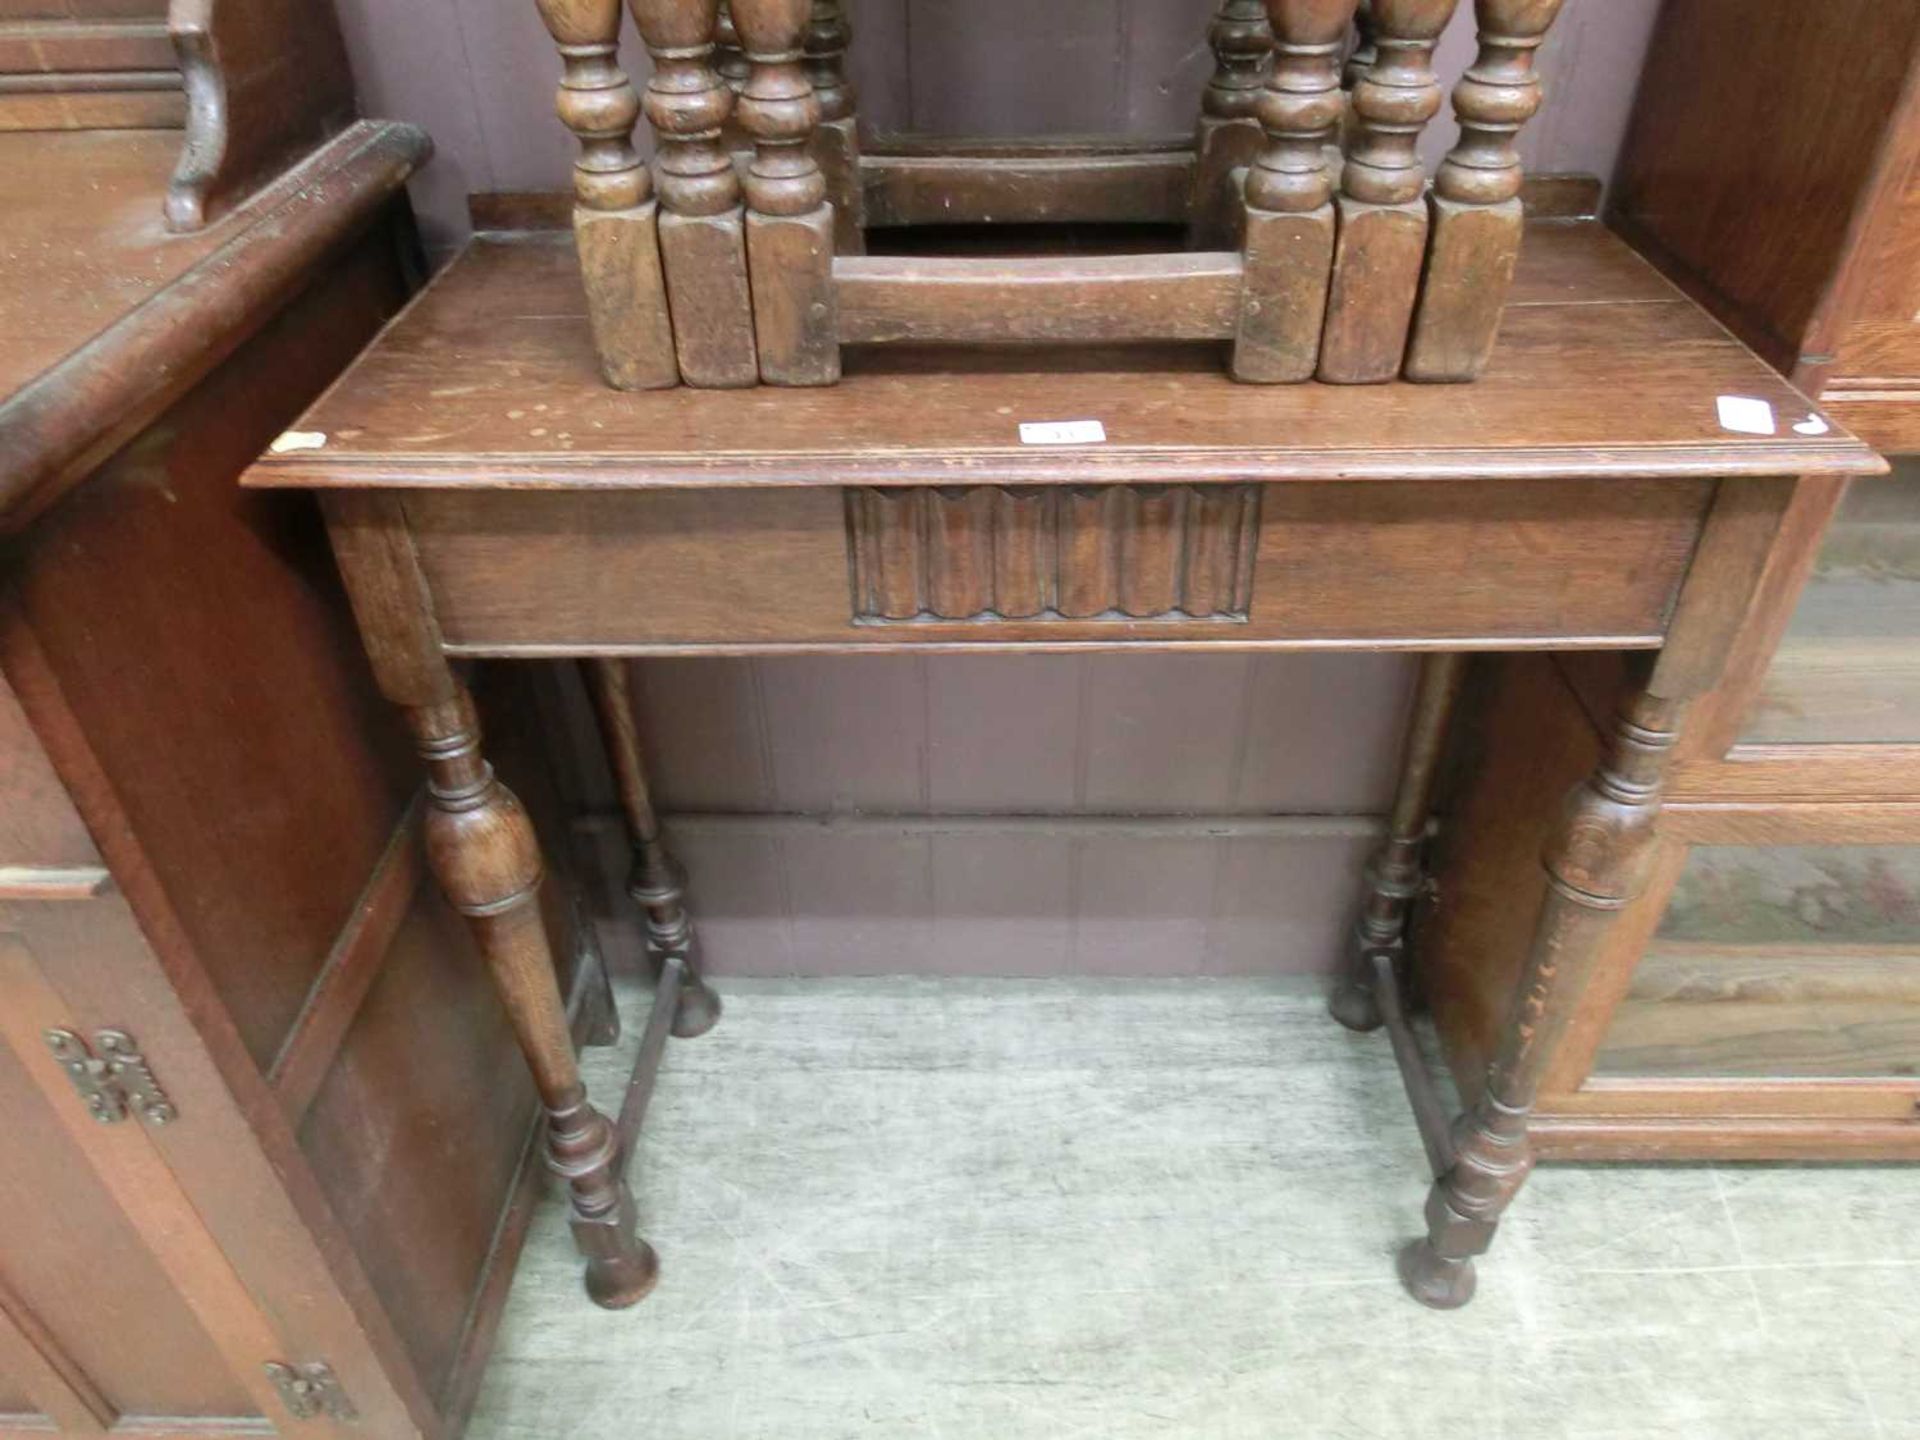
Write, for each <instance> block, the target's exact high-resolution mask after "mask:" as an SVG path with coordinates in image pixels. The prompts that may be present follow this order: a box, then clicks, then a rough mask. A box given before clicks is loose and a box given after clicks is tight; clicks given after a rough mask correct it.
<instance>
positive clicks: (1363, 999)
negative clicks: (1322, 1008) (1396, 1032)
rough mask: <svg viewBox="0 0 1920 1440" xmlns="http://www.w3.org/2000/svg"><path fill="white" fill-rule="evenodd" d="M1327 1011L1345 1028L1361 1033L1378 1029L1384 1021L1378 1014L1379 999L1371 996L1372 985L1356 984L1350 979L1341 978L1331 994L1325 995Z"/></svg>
mask: <svg viewBox="0 0 1920 1440" xmlns="http://www.w3.org/2000/svg"><path fill="white" fill-rule="evenodd" d="M1327 1013H1328V1014H1329V1015H1331V1016H1333V1018H1334V1019H1336V1020H1338V1021H1339V1022H1340V1023H1341V1024H1342V1025H1344V1026H1346V1027H1347V1029H1349V1030H1352V1031H1354V1032H1356V1033H1358V1034H1361V1035H1364V1034H1366V1033H1367V1032H1368V1031H1369V1030H1378V1029H1379V1028H1380V1027H1381V1025H1383V1024H1385V1023H1386V1022H1385V1019H1384V1017H1383V1016H1382V1015H1381V1014H1380V1003H1379V1001H1377V1000H1375V999H1374V998H1373V987H1372V986H1371V985H1360V984H1356V983H1355V982H1354V981H1352V980H1342V981H1341V982H1340V984H1339V985H1338V986H1337V987H1336V988H1335V989H1334V992H1333V994H1332V995H1330V996H1328V997H1327Z"/></svg>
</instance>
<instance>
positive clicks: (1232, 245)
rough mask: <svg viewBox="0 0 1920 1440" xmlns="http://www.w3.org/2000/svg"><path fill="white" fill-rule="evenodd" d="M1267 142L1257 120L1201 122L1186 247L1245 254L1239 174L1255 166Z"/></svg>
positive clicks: (1213, 117) (1212, 118) (1194, 165)
mask: <svg viewBox="0 0 1920 1440" xmlns="http://www.w3.org/2000/svg"><path fill="white" fill-rule="evenodd" d="M1265 138H1266V137H1265V133H1264V132H1263V131H1262V130H1261V129H1260V122H1259V121H1257V120H1222V119H1218V118H1217V117H1215V116H1211V115H1209V116H1205V117H1203V118H1202V119H1201V121H1200V130H1199V136H1198V139H1197V140H1196V142H1195V145H1194V161H1193V197H1192V199H1191V200H1190V201H1189V203H1188V210H1187V243H1188V245H1189V246H1191V247H1192V248H1193V249H1195V250H1238V249H1239V248H1240V217H1241V215H1242V214H1243V213H1244V206H1243V202H1242V200H1241V196H1240V182H1239V178H1238V175H1237V174H1236V172H1237V171H1240V170H1244V169H1245V168H1246V167H1247V166H1249V165H1251V164H1253V161H1254V157H1255V156H1256V155H1258V154H1259V153H1260V147H1261V145H1262V144H1264V143H1265Z"/></svg>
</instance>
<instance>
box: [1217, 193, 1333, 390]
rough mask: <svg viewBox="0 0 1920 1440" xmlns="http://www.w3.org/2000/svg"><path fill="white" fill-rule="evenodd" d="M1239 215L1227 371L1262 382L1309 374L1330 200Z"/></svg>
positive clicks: (1322, 302) (1322, 316) (1329, 238)
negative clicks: (1241, 260) (1238, 278)
mask: <svg viewBox="0 0 1920 1440" xmlns="http://www.w3.org/2000/svg"><path fill="white" fill-rule="evenodd" d="M1246 216H1247V230H1246V252H1245V257H1246V272H1245V278H1244V280H1243V281H1242V283H1241V291H1240V325H1239V330H1238V332H1237V333H1236V335H1235V336H1234V343H1233V378H1234V379H1236V380H1247V381H1252V382H1255V383H1258V384H1265V385H1274V384H1293V383H1297V382H1299V381H1302V380H1311V379H1312V378H1313V375H1314V370H1315V368H1316V367H1317V366H1318V364H1319V360H1320V333H1321V327H1322V325H1323V323H1324V322H1325V320H1326V314H1327V288H1328V285H1329V283H1330V280H1331V276H1332V268H1333V255H1334V230H1335V222H1334V213H1333V206H1331V205H1322V206H1321V207H1320V208H1319V209H1317V210H1309V211H1306V212H1304V213H1302V214H1298V215H1282V214H1276V213H1273V212H1271V211H1266V210H1254V209H1249V210H1248V211H1247V212H1246Z"/></svg>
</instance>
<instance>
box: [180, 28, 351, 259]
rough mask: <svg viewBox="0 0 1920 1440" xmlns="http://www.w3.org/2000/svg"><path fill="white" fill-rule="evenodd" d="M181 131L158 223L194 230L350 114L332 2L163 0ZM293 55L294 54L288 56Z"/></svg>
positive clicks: (333, 130)
mask: <svg viewBox="0 0 1920 1440" xmlns="http://www.w3.org/2000/svg"><path fill="white" fill-rule="evenodd" d="M167 29H168V31H169V32H170V33H171V35H172V37H173V44H174V49H175V51H176V52H177V53H178V55H179V57H180V66H181V69H182V71H183V72H184V73H185V76H186V88H187V101H188V109H187V134H186V143H185V146H184V147H183V148H182V151H181V155H180V163H179V164H178V165H177V166H176V167H175V169H174V173H173V179H172V181H171V182H170V183H169V184H168V186H167V196H166V215H167V224H168V225H169V226H171V227H172V228H173V229H175V230H198V229H200V228H201V227H203V226H204V225H206V224H207V223H208V222H209V221H211V220H213V219H215V218H217V217H218V216H219V215H220V214H222V213H223V212H225V211H227V210H229V209H232V208H233V207H234V206H236V205H238V204H239V203H241V201H242V200H244V199H245V197H246V196H247V195H248V194H249V193H250V192H252V191H253V190H254V189H256V188H257V187H259V186H260V185H261V184H262V183H264V182H265V181H267V180H269V179H271V178H272V177H273V176H275V175H276V174H277V173H278V172H279V171H281V170H283V169H285V168H286V167H287V166H288V165H290V164H292V163H293V162H294V161H295V160H296V159H297V158H298V157H299V156H301V155H302V154H304V153H305V152H306V151H308V150H310V149H312V148H313V147H314V146H316V145H318V144H320V143H321V142H322V141H323V140H325V139H327V138H328V137H329V136H331V135H333V134H335V133H337V132H338V131H340V130H343V129H345V128H346V127H347V126H348V125H349V124H351V123H352V121H353V118H354V102H353V79H352V76H351V75H350V74H349V73H348V70H347V61H346V48H345V42H344V41H342V39H341V37H340V26H339V22H338V21H337V20H336V19H335V18H334V14H333V7H332V6H330V5H316V4H313V3H311V0H173V4H172V5H171V6H170V7H169V9H168V12H167ZM296 57H297V58H296Z"/></svg>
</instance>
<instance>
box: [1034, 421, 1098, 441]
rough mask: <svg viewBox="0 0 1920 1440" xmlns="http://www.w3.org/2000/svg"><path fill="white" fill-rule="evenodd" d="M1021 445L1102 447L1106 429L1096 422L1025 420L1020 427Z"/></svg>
mask: <svg viewBox="0 0 1920 1440" xmlns="http://www.w3.org/2000/svg"><path fill="white" fill-rule="evenodd" d="M1020 443H1021V444H1022V445H1104V444H1106V443H1107V427H1106V426H1104V425H1102V424H1101V423H1100V422H1099V421H1098V420H1027V421H1023V422H1022V423H1021V425H1020Z"/></svg>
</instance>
